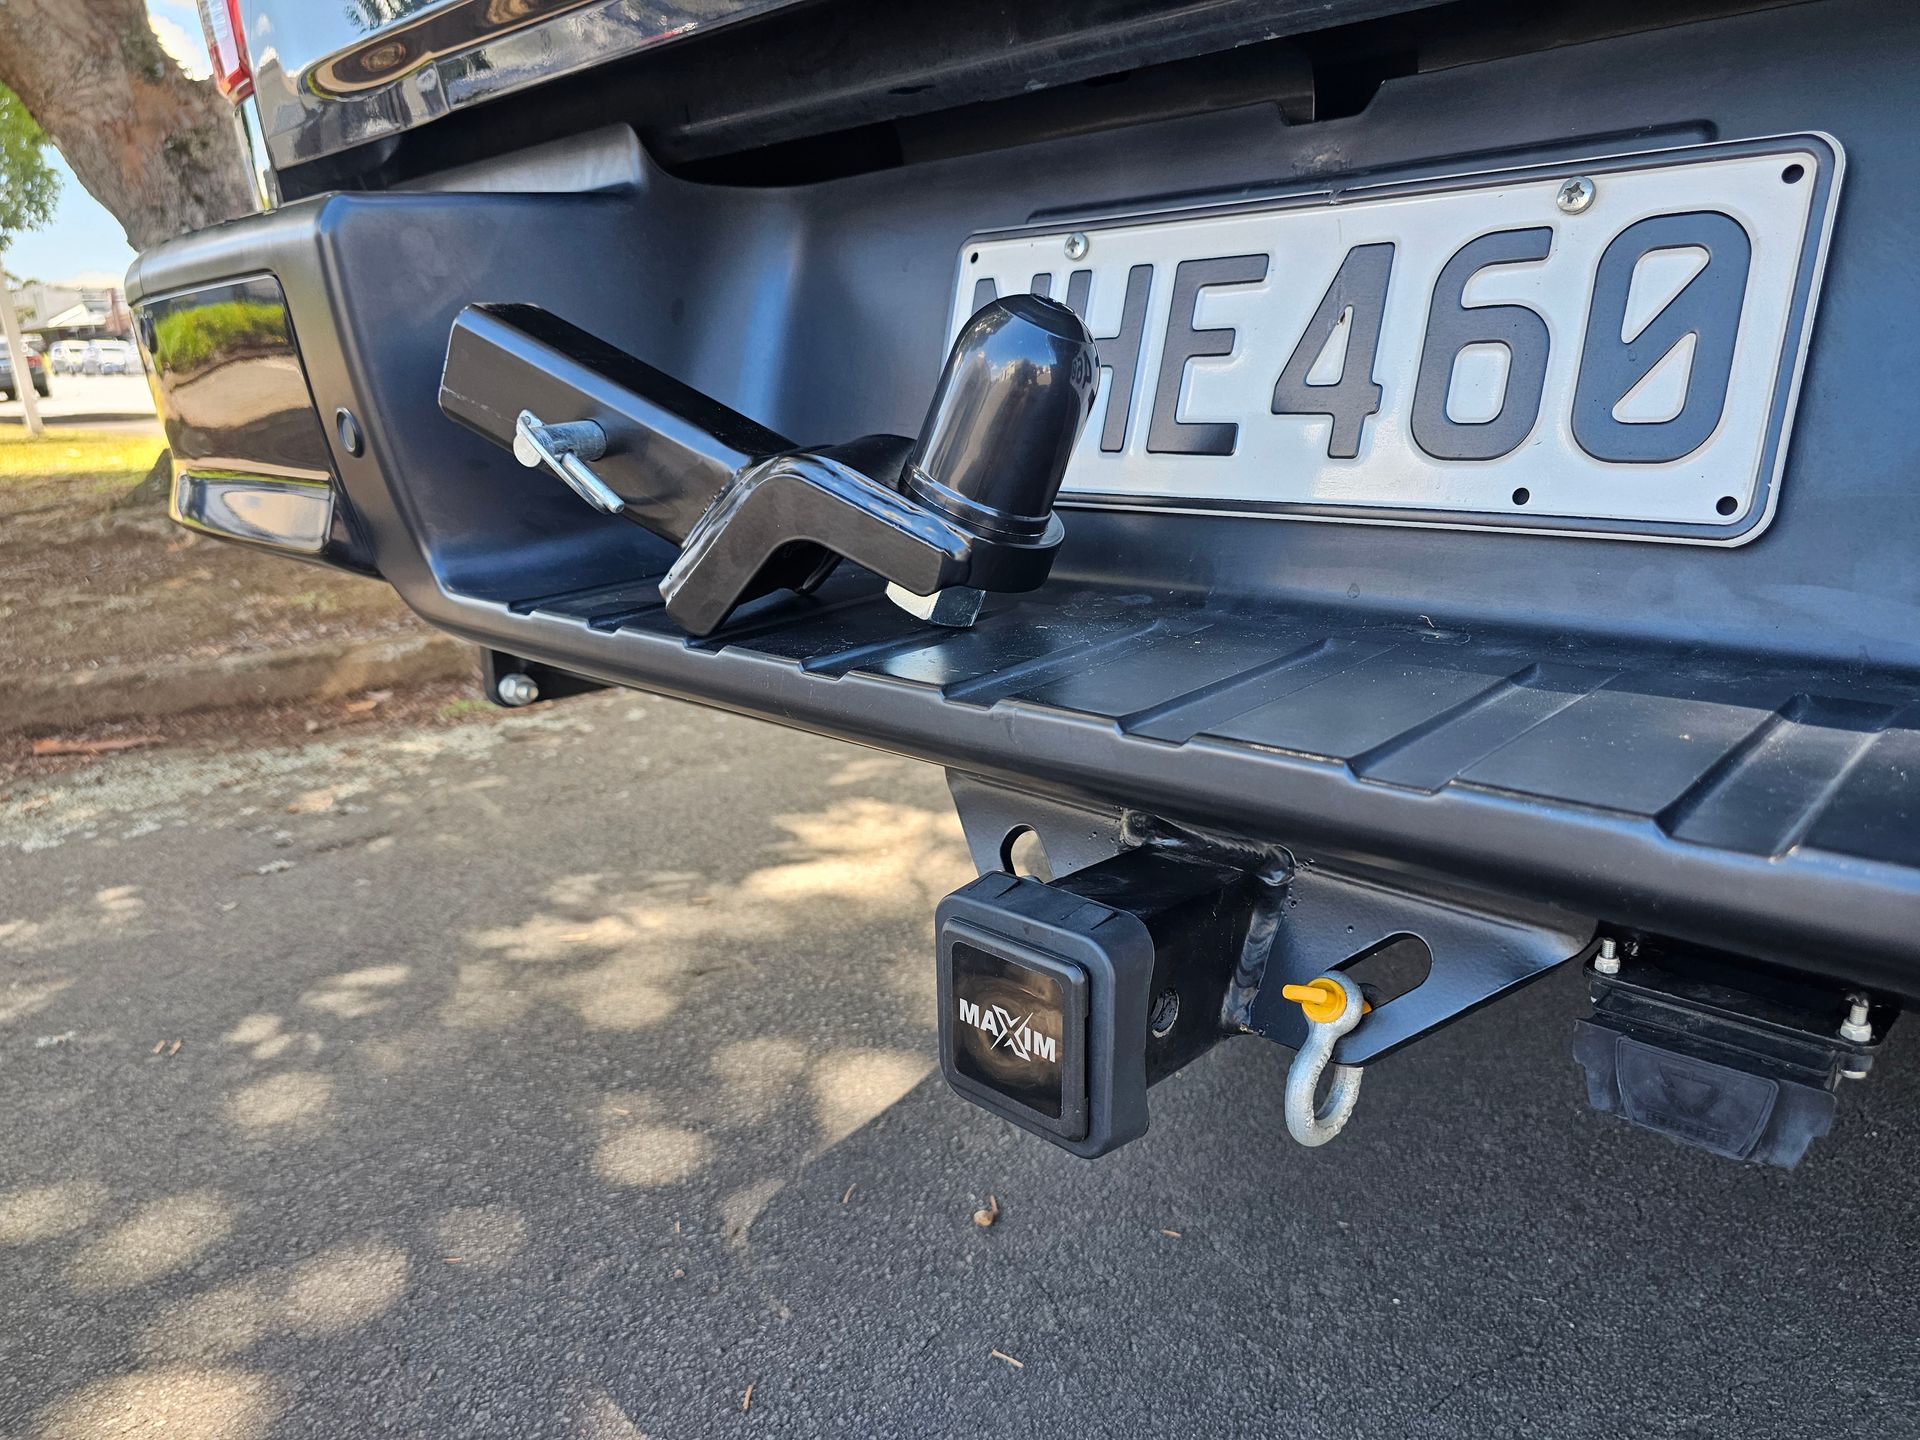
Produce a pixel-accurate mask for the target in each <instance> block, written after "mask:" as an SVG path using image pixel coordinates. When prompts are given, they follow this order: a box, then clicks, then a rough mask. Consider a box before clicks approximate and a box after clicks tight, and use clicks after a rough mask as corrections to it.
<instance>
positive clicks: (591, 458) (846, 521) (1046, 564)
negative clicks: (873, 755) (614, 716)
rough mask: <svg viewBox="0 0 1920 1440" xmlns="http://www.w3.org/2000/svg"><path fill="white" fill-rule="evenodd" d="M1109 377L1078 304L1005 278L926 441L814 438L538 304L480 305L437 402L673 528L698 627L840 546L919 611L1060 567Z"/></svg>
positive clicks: (669, 599)
mask: <svg viewBox="0 0 1920 1440" xmlns="http://www.w3.org/2000/svg"><path fill="white" fill-rule="evenodd" d="M1098 375H1099V368H1098V361H1097V358H1096V355H1095V352H1094V346H1093V341H1092V339H1091V337H1089V335H1088V334H1087V328H1086V326H1085V325H1084V324H1083V323H1082V322H1081V320H1080V317H1079V316H1078V315H1076V314H1075V313H1074V312H1073V311H1072V310H1070V309H1068V308H1067V307H1066V306H1064V305H1060V304H1057V303H1055V302H1054V301H1051V300H1048V299H1045V298H1043V297H1040V296H1037V295H1012V296H1008V297H1006V298H1004V299H999V300H994V301H991V302H989V303H988V304H987V305H985V306H983V307H982V308H981V309H980V310H979V311H978V312H976V313H975V314H974V316H973V317H972V318H971V319H970V320H968V321H967V323H966V324H965V325H964V326H962V327H961V330H960V334H959V336H958V337H957V338H956V339H955V341H954V343H953V348H952V350H951V352H950V353H949V354H948V357H947V363H946V367H945V369H944V370H943V371H942V373H941V375H940V380H939V383H938V385H937V386H936V388H935V391H934V396H933V402H932V404H931V405H930V406H929V407H928V411H927V417H926V421H925V423H924V424H923V425H922V427H921V430H920V434H919V437H918V438H917V439H908V438H906V437H905V436H899V435H884V434H883V435H869V436H866V437H864V438H862V439H858V440H853V441H850V442H848V443H846V444H843V445H834V446H827V447H823V448H818V449H805V448H802V447H800V446H797V445H795V444H794V443H793V442H792V441H790V440H788V439H787V438H786V437H784V436H782V435H779V434H777V433H776V432H774V431H772V430H769V429H767V428H766V427H764V426H762V425H759V424H757V423H755V422H754V421H752V420H750V419H748V418H747V417H746V416H744V415H741V414H740V413H738V412H737V411H734V410H731V409H729V408H727V407H726V406H725V405H722V404H721V403H720V402H718V401H717V400H714V399H712V398H711V397H709V396H707V395H703V394H701V393H700V392H699V391H697V390H694V389H692V388H691V387H690V386H687V385H684V384H682V383H681V382H680V381H678V380H676V379H674V378H673V377H672V376H670V375H667V374H665V373H664V372H662V371H659V370H656V369H654V368H653V367H652V366H650V365H647V364H645V363H643V362H641V361H640V360H637V359H635V358H634V357H633V356H631V355H629V354H627V353H626V352H624V351H622V350H619V349H616V348H615V347H614V346H612V345H609V344H607V343H606V342H604V341H602V340H600V339H598V338H597V337H595V336H593V335H590V334H588V333H587V332H586V331H584V330H581V329H580V328H579V327H577V326H575V325H573V324H571V323H569V322H568V321H566V320H563V319H561V318H560V317H558V316H556V315H553V314H551V313H550V312H548V311H545V310H542V309H540V308H539V307H538V306H533V305H470V306H468V307H467V308H466V309H465V310H463V311H462V312H461V313H460V315H459V317H458V318H457V319H456V320H455V321H454V325H453V333H452V335H451V337H450V339H449V341H448V346H447V362H446V369H445V372H444V374H443V377H442V380H441V386H440V408H441V409H442V411H444V412H445V413H446V414H447V415H448V416H450V417H451V418H452V419H454V420H457V421H459V422H460V423H461V424H463V425H466V426H468V427H469V428H470V429H473V430H476V431H478V432H479V433H480V434H482V435H485V436H486V437H488V438H489V439H491V440H493V441H494V442H495V443H496V444H499V445H501V446H504V447H506V448H509V449H511V450H512V451H513V453H514V455H515V457H516V458H517V459H519V460H520V462H521V463H522V464H523V465H526V466H527V467H528V468H530V469H544V470H547V471H550V472H551V473H552V474H553V476H555V477H556V478H558V479H559V480H561V481H563V482H564V483H565V484H566V485H568V486H569V487H570V488H571V489H572V490H573V491H574V492H575V493H576V494H578V495H579V496H580V498H581V499H582V500H584V501H585V502H586V503H587V504H588V505H590V506H592V507H593V508H594V509H595V510H598V511H600V512H602V513H604V514H609V515H620V516H624V517H625V518H626V519H629V520H632V521H634V522H635V523H637V524H639V525H641V526H643V527H645V528H646V529H648V530H650V531H652V532H653V533H654V534H656V535H659V536H661V537H662V538H664V539H666V540H668V541H670V542H672V543H673V544H675V545H678V546H679V547H680V556H679V558H678V559H677V560H676V561H675V562H674V563H673V565H672V567H671V568H670V569H669V570H668V572H667V574H666V576H665V577H664V578H663V579H662V580H661V582H660V594H661V597H662V599H663V600H664V601H665V603H666V611H667V614H668V616H669V617H671V618H672V619H673V620H674V621H675V622H676V623H677V624H679V625H680V626H681V627H682V628H683V629H685V630H686V631H687V632H688V633H690V634H692V635H696V636H697V635H707V634H711V633H712V632H713V631H714V630H716V629H718V628H719V627H720V626H721V625H722V624H724V623H725V621H726V619H727V616H728V615H729V614H731V613H732V612H733V610H734V608H735V607H736V606H738V605H740V604H741V603H742V602H743V601H746V600H750V599H753V598H755V597H756V596H759V595H764V594H767V593H770V592H771V591H774V590H778V589H782V588H786V589H793V590H799V591H803V592H804V591H808V590H811V589H813V588H815V587H817V586H818V585H819V584H820V583H821V582H822V581H823V580H825V579H826V577H827V575H828V574H830V573H831V572H832V570H833V569H834V567H835V566H836V565H837V564H838V563H839V561H840V560H841V559H847V560H850V561H852V562H854V563H855V564H857V565H861V566H864V567H865V568H866V569H868V570H871V571H873V572H875V573H876V574H878V575H880V576H882V577H884V578H885V580H886V581H887V582H888V583H887V594H888V596H889V597H890V598H891V599H892V600H893V601H894V603H895V604H897V605H899V606H901V607H902V608H903V609H905V610H907V611H908V612H910V613H912V614H913V615H915V616H917V617H918V618H920V619H922V620H927V621H932V622H934V623H937V624H945V625H958V626H965V625H971V624H972V623H973V621H974V620H975V618H976V617H977V616H978V615H979V613H980V608H981V605H982V603H983V601H984V599H985V596H986V594H987V593H988V592H995V591H1008V592H1013V591H1024V590H1032V589H1035V588H1037V587H1038V586H1040V585H1041V584H1042V583H1044V582H1045V580H1046V578H1047V575H1048V573H1049V572H1050V571H1051V569H1052V567H1053V558H1054V555H1055V553H1056V552H1057V551H1058V550H1059V548H1060V542H1061V541H1062V539H1063V538H1064V537H1065V533H1066V532H1065V529H1064V527H1063V526H1062V524H1061V522H1060V519H1059V517H1058V516H1057V515H1055V514H1054V509H1053V506H1054V499H1055V497H1056V496H1057V495H1058V494H1059V490H1060V482H1061V479H1062V477H1063V476H1064V475H1065V473H1066V467H1067V460H1068V457H1069V456H1070V455H1071V454H1072V451H1073V446H1074V442H1075V441H1076V440H1077V439H1078V438H1079V435H1080V430H1081V427H1082V426H1083V425H1084V424H1085V423H1086V419H1087V414H1088V412H1089V411H1090V410H1091V409H1092V406H1093V398H1094V391H1095V382H1096V380H1097V378H1098Z"/></svg>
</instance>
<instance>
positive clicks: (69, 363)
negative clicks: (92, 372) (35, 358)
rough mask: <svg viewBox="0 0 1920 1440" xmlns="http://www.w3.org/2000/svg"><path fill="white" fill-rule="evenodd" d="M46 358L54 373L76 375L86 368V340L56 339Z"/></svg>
mask: <svg viewBox="0 0 1920 1440" xmlns="http://www.w3.org/2000/svg"><path fill="white" fill-rule="evenodd" d="M48 359H49V360H50V361H51V363H52V365H53V373H54V374H56V375H78V374H79V373H80V372H81V371H82V370H83V369H85V368H86V363H87V342H86V341H85V340H56V341H54V342H53V349H52V350H50V351H49V352H48Z"/></svg>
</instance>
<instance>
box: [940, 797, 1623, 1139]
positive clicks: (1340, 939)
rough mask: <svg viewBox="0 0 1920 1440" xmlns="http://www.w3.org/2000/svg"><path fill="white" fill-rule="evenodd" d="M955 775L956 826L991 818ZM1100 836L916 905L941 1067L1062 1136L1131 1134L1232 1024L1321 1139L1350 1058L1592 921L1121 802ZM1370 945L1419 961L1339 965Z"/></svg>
mask: <svg viewBox="0 0 1920 1440" xmlns="http://www.w3.org/2000/svg"><path fill="white" fill-rule="evenodd" d="M954 789H955V794H956V798H958V799H960V800H961V802H962V803H961V817H962V820H963V822H964V823H965V824H966V826H967V829H968V833H969V838H970V839H971V838H973V836H974V834H975V832H976V829H977V828H978V827H981V826H992V825H994V824H997V823H999V822H998V821H997V820H996V819H994V818H991V817H989V816H987V815H984V814H983V813H982V810H981V807H980V803H979V802H980V801H981V799H982V798H983V797H984V796H988V795H991V794H993V793H995V792H992V791H989V790H988V789H987V787H984V786H982V785H980V784H978V783H977V782H972V781H963V780H958V779H957V780H956V781H955V783H954ZM1113 840H1114V842H1115V843H1116V844H1117V845H1118V846H1119V849H1118V853H1115V854H1112V855H1111V856H1110V857H1109V858H1106V859H1103V860H1098V861H1096V862H1094V863H1091V864H1088V865H1086V866H1085V867H1084V868H1080V869H1077V870H1074V871H1073V873H1071V874H1068V875H1066V876H1064V877H1063V878H1061V879H1059V880H1056V881H1053V882H1051V883H1046V882H1042V881H1040V880H1038V879H1035V878H1031V877H1017V876H1014V875H1011V874H1008V873H1006V872H1005V871H1003V870H999V869H994V870H991V871H989V873H987V874H984V875H982V876H981V877H980V878H979V879H978V880H975V881H974V882H973V883H972V884H970V885H967V886H964V887H962V888H961V889H959V890H957V891H955V892H954V893H953V894H951V895H949V896H948V897H947V898H946V899H945V900H943V901H942V902H941V904H940V906H939V909H938V911H937V912H936V916H935V930H936V936H937V940H936V944H937V947H938V952H937V953H938V959H939V987H940V1060H941V1067H942V1069H943V1071H944V1072H945V1074H946V1077H947V1079H948V1081H949V1082H950V1083H951V1084H952V1086H953V1088H954V1089H955V1090H957V1091H958V1092H959V1093H960V1094H961V1095H963V1096H964V1097H966V1098H967V1099H969V1100H972V1101H973V1102H974V1103H976V1104H979V1105H982V1106H984V1107H985V1108H986V1109H988V1110H991V1111H992V1112H993V1113H995V1114H997V1115H1000V1116H1002V1117H1003V1118H1005V1119H1007V1120H1010V1121H1012V1122H1013V1123H1014V1124H1016V1125H1018V1126H1020V1127H1022V1128H1023V1129H1026V1130H1030V1131H1032V1132H1033V1133H1035V1134H1037V1135H1041V1136H1043V1137H1045V1138H1046V1139H1048V1140H1050V1141H1052V1142H1053V1143H1054V1144H1057V1145H1060V1146H1062V1147H1063V1148H1065V1149H1068V1150H1071V1151H1073V1152H1074V1153H1075V1154H1077V1155H1085V1156H1094V1155H1103V1154H1105V1153H1107V1152H1108V1151H1110V1150H1113V1149H1115V1148H1116V1147H1118V1146H1120V1145H1123V1144H1125V1143H1126V1142H1127V1141H1128V1140H1131V1139H1134V1138H1136V1137H1138V1136H1139V1135H1141V1134H1143V1133H1144V1132H1145V1130H1146V1128H1147V1098H1146V1097H1147V1090H1148V1088H1149V1087H1150V1086H1152V1085H1154V1084H1156V1083H1158V1082H1159V1081H1161V1080H1163V1079H1165V1078H1166V1077H1167V1076H1168V1075H1171V1074H1173V1073H1174V1072H1175V1071H1177V1070H1179V1069H1180V1068H1181V1067H1183V1066H1185V1065H1187V1064H1189V1063H1191V1062H1192V1061H1194V1060H1195V1059H1198V1058H1199V1057H1200V1056H1201V1055H1203V1054H1205V1053H1206V1052H1207V1051H1208V1050H1210V1049H1211V1048H1212V1047H1213V1046H1214V1045H1216V1044H1218V1043H1219V1042H1220V1041H1221V1040H1223V1039H1226V1038H1227V1037H1229V1036H1232V1035H1258V1036H1261V1037H1263V1038H1265V1039H1269V1040H1275V1041H1278V1042H1279V1043H1281V1044H1283V1045H1287V1046H1290V1047H1292V1048H1293V1049H1295V1050H1296V1052H1297V1054H1296V1056H1295V1059H1294V1062H1293V1067H1292V1070H1291V1072H1290V1075H1289V1079H1288V1084H1287V1098H1286V1104H1285V1107H1284V1108H1285V1114H1286V1123H1287V1128H1288V1130H1289V1131H1290V1132H1291V1134H1292V1135H1293V1137H1294V1138H1295V1139H1296V1140H1298V1141H1299V1142H1300V1143H1301V1144H1303V1145H1309V1146H1317V1145H1323V1144H1325V1143H1326V1142H1327V1141H1329V1140H1331V1139H1332V1138H1333V1137H1334V1136H1335V1135H1337V1134H1339V1133H1340V1131H1341V1129H1342V1127H1344V1126H1345V1125H1346V1124H1347V1122H1348V1120H1349V1118H1350V1117H1351V1116H1352V1114H1353V1112H1354V1107H1355V1104H1356V1102H1357V1101H1358V1098H1359V1093H1360V1080H1361V1067H1363V1066H1365V1065H1367V1064H1369V1063H1371V1062H1373V1061H1375V1060H1378V1059H1380V1058H1382V1057H1383V1056H1385V1055H1388V1054H1391V1053H1392V1052H1393V1051H1394V1050H1397V1049H1398V1048H1400V1047H1401V1046H1402V1045H1405V1044H1408V1043H1410V1042H1411V1041H1413V1040H1415V1039H1417V1038H1419V1037H1420V1036H1422V1035H1425V1034H1427V1033H1429V1032H1430V1031H1432V1030H1435V1029H1437V1028H1439V1027H1440V1026H1442V1025H1444V1024H1447V1023H1448V1022H1450V1021H1452V1020H1456V1019H1458V1018H1459V1017H1460V1016H1462V1015H1465V1014H1467V1013H1469V1012H1471V1011H1472V1010H1475V1009H1477V1008H1479V1007H1480V1006H1481V1005H1484V1004H1486V1003H1488V1002H1489V1001H1491V1000H1494V999H1496V998H1498V997H1499V996H1501V995H1505V994H1507V993H1509V992H1511V991H1512V990H1514V989H1516V988H1518V987H1519V986H1521V985H1524V984H1526V983H1527V982H1528V981H1530V980H1534V979H1537V978H1539V977H1540V976H1541V975H1544V974H1545V973H1546V972H1547V971H1549V970H1551V969H1553V968H1554V967H1555V966H1557V965H1561V964H1564V963H1565V962H1567V961H1568V960H1571V959H1574V958H1577V957H1578V956H1579V955H1580V954H1581V953H1582V951H1583V949H1584V948H1585V947H1586V946H1587V944H1588V942H1589V940H1590V938H1591V935H1592V927H1591V925H1588V926H1587V927H1586V928H1585V929H1584V930H1583V929H1582V928H1581V925H1580V923H1579V922H1577V921H1575V920H1572V919H1571V918H1569V917H1566V916H1564V915H1561V914H1559V913H1557V912H1554V911H1552V910H1549V909H1544V908H1536V909H1532V910H1516V909H1511V908H1509V909H1505V910H1502V909H1496V908H1494V907H1492V906H1491V905H1490V904H1475V905H1469V904H1465V903H1462V902H1461V901H1460V900H1459V899H1458V898H1455V897H1442V896H1439V895H1435V894H1422V893H1418V892H1415V891H1412V890H1409V889H1406V888H1404V886H1403V885H1389V884H1387V883H1386V882H1385V881H1384V880H1383V879H1382V878H1380V877H1376V876H1369V875H1367V874H1365V873H1364V872H1362V871H1360V870H1358V869H1345V868H1343V869H1335V868H1333V867H1331V866H1329V865H1326V864H1322V863H1320V862H1318V861H1316V860H1296V858H1295V857H1294V856H1293V855H1292V854H1291V853H1290V852H1289V851H1287V850H1286V849H1285V848H1283V847H1280V846H1260V845H1256V844H1253V843H1251V842H1245V841H1239V840H1235V839H1232V838H1230V837H1223V836H1217V835H1210V834H1207V833H1205V832H1202V831H1198V830H1193V829H1188V828H1184V827H1180V826H1176V825H1173V824H1170V823H1168V822H1165V821H1161V820H1155V819H1152V818H1149V817H1147V816H1144V815H1139V814H1135V813H1132V812H1128V813H1127V814H1125V815H1124V816H1123V817H1121V819H1120V821H1119V823H1118V825H1117V828H1116V830H1115V833H1114V835H1113ZM979 850H980V847H978V846H976V853H979ZM1388 951H1393V952H1395V953H1396V954H1397V955H1398V956H1400V957H1402V958H1404V957H1406V956H1407V955H1409V954H1411V955H1413V956H1414V957H1415V958H1416V959H1424V960H1425V961H1426V962H1427V963H1426V973H1425V975H1424V977H1420V976H1417V975H1416V976H1415V977H1413V979H1414V983H1411V984H1393V983H1390V981H1389V980H1388V978H1387V977H1385V976H1383V977H1382V978H1381V980H1380V981H1377V982H1376V981H1373V980H1370V979H1367V978H1361V979H1356V978H1355V976H1354V975H1349V974H1346V973H1343V972H1346V971H1348V970H1350V969H1351V970H1354V971H1355V972H1356V974H1361V975H1363V977H1364V975H1365V972H1366V969H1367V966H1368V962H1369V961H1371V960H1373V959H1374V958H1376V957H1382V956H1384V955H1385V954H1386V952H1388ZM1369 987H1371V988H1372V990H1373V991H1374V993H1373V994H1372V995H1369V994H1367V993H1366V991H1367V989H1368V988H1369ZM1329 1069H1330V1070H1331V1072H1332V1080H1331V1088H1330V1091H1329V1094H1328V1096H1327V1099H1326V1100H1325V1102H1324V1103H1321V1104H1316V1103H1315V1094H1316V1090H1317V1088H1318V1086H1319V1082H1320V1080H1321V1077H1322V1074H1323V1073H1324V1072H1326V1071H1328V1070H1329Z"/></svg>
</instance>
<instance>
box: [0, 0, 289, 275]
mask: <svg viewBox="0 0 1920 1440" xmlns="http://www.w3.org/2000/svg"><path fill="white" fill-rule="evenodd" d="M0 83H4V84H5V85H7V86H8V87H9V88H10V89H12V91H13V93H14V94H16V95H18V96H19V97H20V100H21V102H22V103H23V104H24V105H25V106H26V107H27V111H28V113H29V114H31V115H32V116H33V118H34V119H35V120H37V121H39V122H40V128H41V129H43V130H45V131H46V132H47V134H48V135H49V136H51V137H52V139H53V143H54V144H55V145H57V146H59V147H60V153H61V154H62V155H63V156H65V157H66V161H67V163H68V164H69V165H71V166H72V167H73V173H74V174H75V175H77V176H79V177H80V183H81V184H82V185H84V186H86V187H87V190H88V191H89V193H91V194H92V195H93V197H94V199H96V200H98V201H99V202H100V203H101V204H102V205H104V206H106V208H107V209H108V210H109V211H110V212H111V213H112V215H113V217H114V218H115V219H116V220H118V221H119V222H120V223H121V224H122V225H124V226H125V227H126V231H127V243H128V244H130V245H132V246H133V247H134V248H135V249H136V250H144V249H146V248H147V247H148V246H149V245H154V244H157V243H159V242H160V241H162V240H166V239H169V238H170V237H172V236H175V235H178V234H180V233H181V232H182V231H186V230H195V229H198V228H200V227H201V226H204V225H211V224H213V223H214V222H215V221H219V220H227V219H231V218H232V217H233V216H235V215H244V214H246V213H247V212H248V211H250V210H252V209H254V208H255V203H254V191H253V183H252V179H251V177H250V175H249V173H248V164H247V156H246V153H245V150H244V148H243V146H242V145H241V141H240V134H239V129H238V127H237V126H236V124H235V123H234V117H233V111H232V107H230V106H229V105H228V104H227V102H226V101H225V100H223V99H222V98H221V96H220V93H219V92H218V91H217V90H215V89H214V87H213V82H212V81H210V80H189V79H188V78H187V77H186V76H185V75H184V74H182V73H181V71H180V67H179V66H178V65H176V64H175V63H174V62H173V59H172V57H171V56H169V55H168V54H167V52H166V51H164V50H162V49H161V48H160V42H159V40H158V39H157V38H155V36H154V33H153V29H152V27H151V26H149V25H148V24H147V12H146V6H145V4H144V3H143V0H0Z"/></svg>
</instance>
